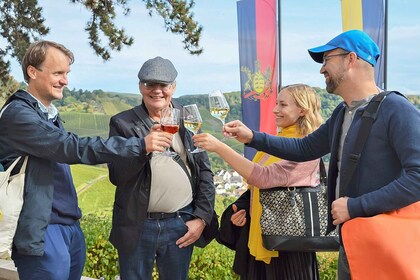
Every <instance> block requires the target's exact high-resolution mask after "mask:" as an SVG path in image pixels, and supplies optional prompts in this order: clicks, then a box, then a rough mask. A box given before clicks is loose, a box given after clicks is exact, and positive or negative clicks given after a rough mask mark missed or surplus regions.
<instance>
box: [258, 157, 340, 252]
mask: <svg viewBox="0 0 420 280" xmlns="http://www.w3.org/2000/svg"><path fill="white" fill-rule="evenodd" d="M320 181H321V183H320V185H319V186H317V187H277V188H271V189H262V190H260V203H261V205H262V214H261V219H260V223H261V230H262V239H263V242H264V247H265V248H267V249H268V250H276V251H295V252H321V251H338V249H339V246H340V243H339V238H338V233H337V231H336V230H334V231H332V232H330V233H329V234H328V235H327V234H326V232H327V219H328V199H327V186H326V173H325V167H324V163H323V161H322V159H321V160H320Z"/></svg>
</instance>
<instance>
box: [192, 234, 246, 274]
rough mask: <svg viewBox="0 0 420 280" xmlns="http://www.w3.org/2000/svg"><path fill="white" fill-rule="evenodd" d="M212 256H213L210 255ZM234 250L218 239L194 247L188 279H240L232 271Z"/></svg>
mask: <svg viewBox="0 0 420 280" xmlns="http://www.w3.org/2000/svg"><path fill="white" fill-rule="evenodd" d="M210 256H211V257H210ZM233 258H234V252H233V251H232V250H230V249H228V248H227V247H225V246H222V245H220V244H219V243H217V242H216V241H214V240H213V241H212V242H211V243H210V244H209V245H207V246H206V247H205V248H197V247H195V248H194V253H193V255H192V258H191V264H190V270H189V273H188V279H193V280H202V279H226V280H231V279H239V277H238V276H237V275H236V274H235V273H234V272H233V271H232V268H231V267H232V264H233Z"/></svg>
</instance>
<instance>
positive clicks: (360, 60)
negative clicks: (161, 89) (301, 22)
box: [224, 30, 420, 280]
mask: <svg viewBox="0 0 420 280" xmlns="http://www.w3.org/2000/svg"><path fill="white" fill-rule="evenodd" d="M309 54H310V56H311V57H312V59H313V60H315V61H316V62H318V63H322V66H321V70H320V73H321V74H322V75H324V77H325V83H326V89H327V91H328V92H329V93H332V94H336V95H339V96H341V97H342V98H343V101H344V102H342V103H341V104H339V105H338V106H337V108H336V109H335V110H334V112H333V113H332V116H331V117H330V118H329V119H328V120H327V121H326V122H325V124H323V125H322V126H321V127H320V128H319V129H317V130H316V131H314V132H313V133H312V134H310V135H309V136H307V137H306V138H303V139H290V138H281V137H274V136H270V135H268V134H264V133H259V132H256V131H251V130H250V129H249V128H247V127H246V126H244V125H243V124H242V123H241V122H239V121H233V122H230V123H228V124H226V125H225V127H224V130H225V133H230V134H233V135H235V136H236V139H237V140H238V141H240V142H242V143H247V145H249V146H250V147H253V148H256V149H257V150H261V151H264V152H267V153H270V154H272V155H274V156H277V157H281V158H284V159H288V160H293V161H308V160H313V159H316V158H319V157H322V156H324V155H326V154H328V153H331V159H330V164H329V172H328V191H329V201H330V202H331V213H330V216H329V230H332V229H333V228H334V227H335V226H337V225H340V226H341V225H342V224H343V223H345V222H346V221H348V220H350V219H353V218H356V217H371V216H374V215H377V214H381V213H385V212H388V211H392V210H396V209H400V208H402V207H405V206H407V205H410V204H412V203H414V202H417V201H419V200H420V187H419V182H420V145H418V139H420V129H419V127H420V126H419V123H420V111H419V110H418V109H417V108H415V107H414V105H413V104H411V103H410V102H409V101H408V100H407V99H406V98H404V97H403V96H401V95H400V94H397V93H396V92H391V93H390V94H388V95H387V96H386V98H385V99H384V100H383V101H382V103H381V105H380V107H379V111H378V113H377V115H376V120H375V121H374V122H373V125H372V128H371V130H370V132H369V135H368V138H367V140H366V143H365V145H364V149H363V151H362V153H361V156H360V158H359V160H358V166H357V168H356V170H355V171H354V173H353V176H352V177H351V178H349V180H350V183H349V184H348V187H347V188H346V189H344V186H343V185H344V182H346V179H347V177H348V176H347V174H348V170H349V165H350V160H351V157H350V153H352V152H353V149H354V147H355V145H356V144H355V143H356V141H357V136H358V132H359V129H360V125H361V116H362V114H363V112H364V111H365V110H366V106H367V104H368V103H369V101H370V100H371V99H372V98H373V97H374V96H375V95H377V94H378V93H380V92H381V91H382V90H381V89H379V88H378V87H377V85H376V84H375V78H374V66H375V65H376V61H377V59H378V57H379V55H380V51H379V48H378V46H377V45H376V44H375V42H374V41H373V40H372V39H371V38H370V37H369V36H368V35H367V34H366V33H364V32H362V31H359V30H350V31H347V32H344V33H342V34H340V35H338V36H337V37H335V38H333V39H332V40H331V41H329V42H328V43H327V44H325V45H322V46H320V47H316V48H312V49H309ZM396 242H398V241H396ZM359 250H365V248H359ZM391 253H392V252H391ZM380 265H381V264H379V267H380ZM338 279H340V280H341V279H350V270H349V266H348V262H347V257H346V254H345V250H344V248H343V247H341V248H340V253H339V263H338Z"/></svg>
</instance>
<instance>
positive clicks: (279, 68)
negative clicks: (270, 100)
mask: <svg viewBox="0 0 420 280" xmlns="http://www.w3.org/2000/svg"><path fill="white" fill-rule="evenodd" d="M280 2H281V0H278V1H277V26H278V27H277V46H278V47H277V50H278V57H279V59H278V61H279V65H278V74H277V76H278V90H280V88H281V87H282V81H281V75H282V71H281V7H280V6H281V5H280Z"/></svg>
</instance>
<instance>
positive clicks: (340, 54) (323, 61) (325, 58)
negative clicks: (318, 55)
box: [322, 52, 349, 66]
mask: <svg viewBox="0 0 420 280" xmlns="http://www.w3.org/2000/svg"><path fill="white" fill-rule="evenodd" d="M348 54H349V52H347V53H337V54H330V55H326V56H324V57H323V58H322V66H325V65H326V64H327V62H328V60H329V59H330V58H331V57H334V56H345V55H348Z"/></svg>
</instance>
